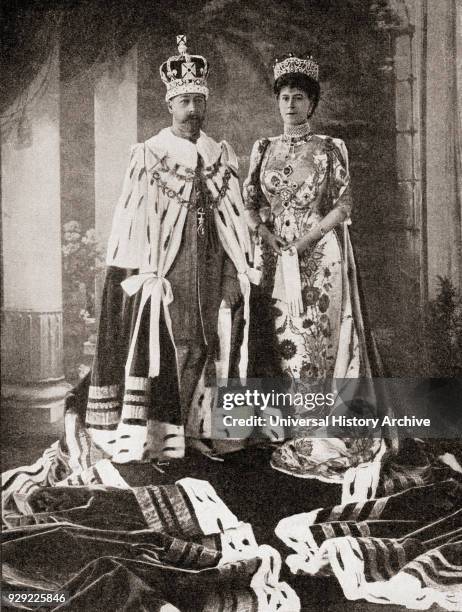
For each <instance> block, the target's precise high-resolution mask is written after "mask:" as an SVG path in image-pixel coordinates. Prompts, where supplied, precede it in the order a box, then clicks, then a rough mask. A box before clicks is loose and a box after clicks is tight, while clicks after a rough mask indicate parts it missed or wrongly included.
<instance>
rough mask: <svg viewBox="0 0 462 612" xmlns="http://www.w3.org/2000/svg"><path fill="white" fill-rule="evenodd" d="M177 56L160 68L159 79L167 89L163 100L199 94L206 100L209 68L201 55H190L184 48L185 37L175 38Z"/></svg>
mask: <svg viewBox="0 0 462 612" xmlns="http://www.w3.org/2000/svg"><path fill="white" fill-rule="evenodd" d="M176 44H177V46H178V53H179V55H173V56H172V57H169V58H168V60H167V61H165V62H164V63H163V64H162V65H161V67H160V78H161V79H162V81H163V82H164V83H165V85H166V87H167V93H166V94H165V99H166V100H170V98H173V97H174V96H179V95H180V94H184V93H200V94H203V95H204V96H205V97H206V98H208V95H209V90H208V87H207V76H208V73H209V68H208V64H207V60H206V59H205V57H202V55H190V54H189V53H188V48H187V46H186V36H185V35H184V34H179V35H178V36H177V37H176Z"/></svg>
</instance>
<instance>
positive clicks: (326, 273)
mask: <svg viewBox="0 0 462 612" xmlns="http://www.w3.org/2000/svg"><path fill="white" fill-rule="evenodd" d="M330 275H331V271H330V270H329V268H324V276H325V277H326V278H329V276H330Z"/></svg>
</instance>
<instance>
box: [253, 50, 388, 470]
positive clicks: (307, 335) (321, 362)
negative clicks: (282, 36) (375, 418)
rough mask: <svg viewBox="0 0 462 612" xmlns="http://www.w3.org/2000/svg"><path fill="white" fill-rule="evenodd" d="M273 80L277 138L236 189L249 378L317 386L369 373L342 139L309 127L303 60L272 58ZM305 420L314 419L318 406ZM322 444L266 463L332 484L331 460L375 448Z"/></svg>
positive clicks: (350, 461) (374, 363) (372, 358)
mask: <svg viewBox="0 0 462 612" xmlns="http://www.w3.org/2000/svg"><path fill="white" fill-rule="evenodd" d="M274 79H275V80H274V94H275V96H276V99H277V103H278V107H279V112H280V115H281V119H282V122H283V125H284V132H283V134H281V135H279V136H276V137H271V138H262V139H260V140H258V141H257V142H256V143H255V144H254V146H253V149H252V153H251V159H250V168H249V174H248V177H247V179H246V181H245V183H244V188H243V193H244V204H245V210H246V219H247V224H248V226H249V228H250V229H251V231H252V232H253V236H254V238H255V241H256V243H257V245H258V246H259V247H260V248H261V267H262V282H261V288H260V296H259V303H258V320H259V322H260V329H259V333H258V334H256V337H257V347H256V355H257V358H256V376H261V377H275V376H283V377H288V378H289V379H291V380H292V381H294V382H295V383H298V382H303V380H308V379H309V380H310V381H313V380H314V381H315V382H316V383H317V384H321V386H322V385H323V384H324V389H325V388H326V386H329V381H330V380H331V379H334V378H335V379H345V378H360V377H371V376H374V375H378V374H379V372H378V363H379V361H378V357H377V354H376V351H375V348H374V343H373V339H372V336H371V334H370V331H369V330H368V328H367V326H366V325H365V322H364V319H363V316H362V308H361V302H360V297H359V290H358V281H357V274H356V266H355V259H354V256H353V250H352V246H351V242H350V238H349V232H348V225H349V224H350V223H351V210H352V199H351V194H350V173H349V166H348V152H347V148H346V146H345V143H344V142H343V140H340V139H339V138H331V137H329V136H325V135H320V134H315V133H313V131H312V129H311V126H310V122H309V120H310V118H311V117H312V115H313V113H314V112H315V110H316V107H317V105H318V102H319V98H320V85H319V67H318V64H317V63H316V62H315V60H314V59H313V58H312V57H311V56H306V57H296V56H294V55H293V54H290V55H289V56H288V57H285V58H283V59H282V60H280V61H278V60H276V63H275V64H274ZM258 343H259V344H260V346H258ZM269 347H272V348H271V350H268V349H269ZM307 414H308V415H309V416H310V417H316V418H319V417H321V418H322V417H324V416H326V408H325V407H321V408H317V407H315V408H314V409H313V410H311V411H310V412H309V413H307ZM323 444H324V441H323V440H322V439H319V438H316V439H312V440H308V439H307V438H306V437H304V436H303V435H299V436H296V437H295V438H292V439H290V440H288V441H286V442H285V443H284V444H282V446H280V447H279V448H278V449H277V450H276V451H275V453H274V454H273V459H272V462H273V466H274V467H276V468H278V469H281V470H283V471H286V472H289V473H290V474H293V475H296V476H301V477H316V474H317V469H318V466H319V465H320V464H322V465H323V468H322V470H323V477H324V479H327V480H330V479H332V480H337V481H338V479H339V469H338V468H339V464H338V460H339V459H340V458H341V468H343V469H348V467H350V466H351V465H357V464H358V463H361V462H363V461H369V460H371V459H372V457H373V456H374V454H375V453H376V452H377V444H376V443H374V442H373V441H372V440H371V443H370V444H365V445H364V446H363V448H362V451H361V452H362V455H361V456H358V455H355V454H354V451H353V450H351V451H350V450H348V449H347V448H346V446H345V443H344V441H342V440H330V441H329V443H328V446H329V452H328V453H327V455H326V448H325V446H327V441H326V444H325V445H324V446H323ZM336 445H337V447H338V448H337V449H336V450H335V447H336ZM333 449H334V452H332V451H333Z"/></svg>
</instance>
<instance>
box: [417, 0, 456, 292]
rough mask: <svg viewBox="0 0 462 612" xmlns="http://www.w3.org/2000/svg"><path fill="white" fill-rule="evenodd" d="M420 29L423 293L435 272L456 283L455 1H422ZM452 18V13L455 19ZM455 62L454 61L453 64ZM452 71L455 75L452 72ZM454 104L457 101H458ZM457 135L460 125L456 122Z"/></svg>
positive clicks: (434, 281)
mask: <svg viewBox="0 0 462 612" xmlns="http://www.w3.org/2000/svg"><path fill="white" fill-rule="evenodd" d="M424 4H425V6H426V11H427V18H426V23H427V31H426V58H427V61H426V82H425V95H426V139H427V147H426V150H427V158H426V179H427V185H426V212H427V243H428V245H427V249H428V289H429V297H430V298H432V297H434V296H435V294H436V293H437V290H438V280H437V276H438V275H441V276H447V277H449V278H450V279H451V280H452V282H453V283H454V286H455V287H456V288H458V289H460V288H461V282H462V261H461V259H462V253H461V240H462V238H461V234H462V228H461V209H460V199H459V197H460V180H461V178H460V175H458V171H457V164H459V163H460V159H458V155H457V148H458V147H459V154H460V142H456V130H455V126H456V122H458V121H459V120H460V117H458V116H457V112H456V111H457V80H458V79H460V61H461V59H460V56H459V57H457V55H456V51H457V46H458V45H457V37H458V38H459V50H460V36H461V32H462V25H461V14H460V8H459V9H458V2H456V1H455V0H438V2H432V1H427V2H425V3H424ZM457 17H458V18H457ZM457 60H458V61H459V65H458V64H457ZM457 71H459V76H458V77H457ZM458 104H459V108H460V105H461V102H460V100H459V101H458ZM458 129H459V137H460V129H461V128H460V124H459V127H458ZM459 172H460V168H459Z"/></svg>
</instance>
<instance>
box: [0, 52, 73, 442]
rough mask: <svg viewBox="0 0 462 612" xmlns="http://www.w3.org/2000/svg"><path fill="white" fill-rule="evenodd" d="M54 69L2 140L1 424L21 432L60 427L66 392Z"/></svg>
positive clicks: (54, 64) (54, 61)
mask: <svg viewBox="0 0 462 612" xmlns="http://www.w3.org/2000/svg"><path fill="white" fill-rule="evenodd" d="M58 62H59V57H58V51H57V50H56V49H55V50H54V52H53V53H52V54H51V56H50V58H49V60H48V61H47V62H46V65H45V66H43V68H42V70H41V71H40V73H39V74H38V76H37V78H36V79H35V81H34V82H33V83H31V85H30V89H29V91H30V92H34V91H37V89H38V87H39V85H40V84H41V83H42V84H43V83H45V85H44V87H43V89H42V91H41V93H40V94H39V96H40V97H39V98H38V99H34V98H32V100H31V101H30V102H29V103H28V104H26V106H25V109H24V112H23V113H22V114H21V115H20V120H19V122H16V123H14V124H10V126H9V127H10V129H9V130H8V131H7V130H6V129H4V131H3V133H2V149H1V176H2V191H3V194H2V198H3V208H2V239H3V274H4V281H3V282H4V302H3V318H4V324H3V326H2V365H3V367H2V378H3V385H2V397H3V402H2V404H3V406H2V417H3V419H4V422H5V423H6V424H7V425H6V426H7V428H8V429H9V428H14V429H17V430H19V431H42V432H43V431H51V430H52V429H53V426H52V424H53V423H54V424H55V426H56V427H58V425H59V426H60V423H59V420H60V417H61V416H62V413H63V398H64V394H65V392H66V391H67V389H68V387H69V386H68V385H67V384H66V383H65V382H64V377H63V334H62V288H61V202H60V151H59V63H58ZM44 79H45V80H44ZM31 95H32V94H31ZM11 110H14V109H11Z"/></svg>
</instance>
